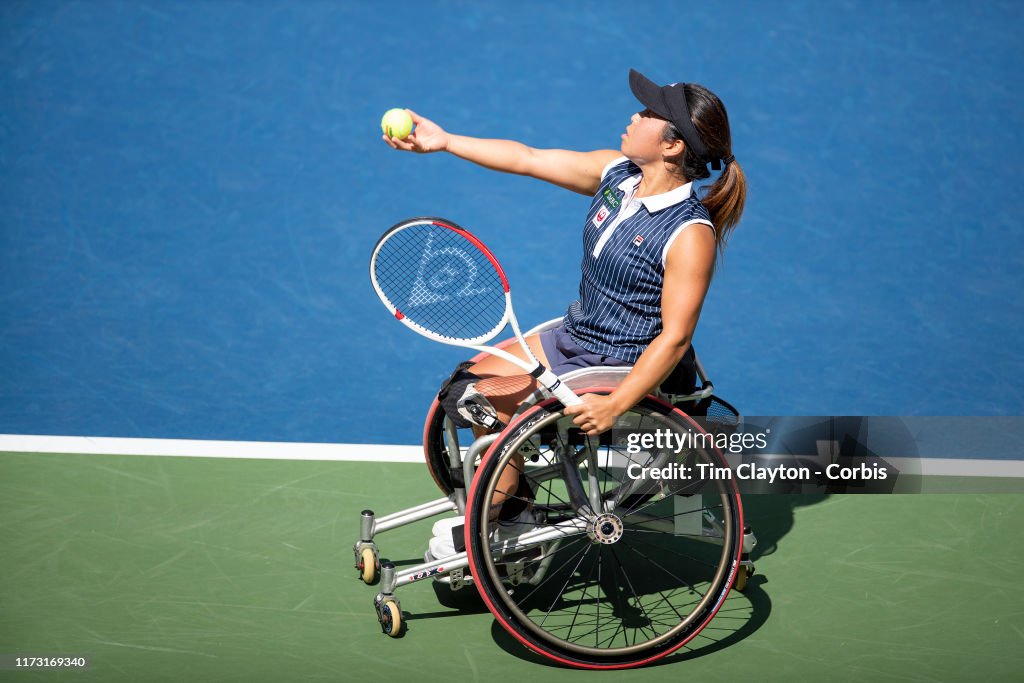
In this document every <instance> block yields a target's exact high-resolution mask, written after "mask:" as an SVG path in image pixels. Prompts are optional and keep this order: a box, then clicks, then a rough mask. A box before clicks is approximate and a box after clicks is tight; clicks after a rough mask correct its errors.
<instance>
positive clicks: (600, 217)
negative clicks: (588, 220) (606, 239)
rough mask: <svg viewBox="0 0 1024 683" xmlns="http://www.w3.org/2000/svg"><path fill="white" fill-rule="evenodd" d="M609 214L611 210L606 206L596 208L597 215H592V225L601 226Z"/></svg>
mask: <svg viewBox="0 0 1024 683" xmlns="http://www.w3.org/2000/svg"><path fill="white" fill-rule="evenodd" d="M610 214H611V211H609V210H608V207H606V206H602V207H601V208H599V209H598V210H597V215H595V216H594V225H596V226H597V227H601V224H602V223H604V221H605V219H606V218H608V216H609V215H610Z"/></svg>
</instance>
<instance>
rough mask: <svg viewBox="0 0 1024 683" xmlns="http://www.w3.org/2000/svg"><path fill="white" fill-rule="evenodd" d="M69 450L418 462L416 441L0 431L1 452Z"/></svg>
mask: <svg viewBox="0 0 1024 683" xmlns="http://www.w3.org/2000/svg"><path fill="white" fill-rule="evenodd" d="M3 451H8V452H14V453H74V454H83V455H157V456H183V457H192V458H253V459H259V460H339V461H347V462H418V463H422V462H423V461H424V460H423V448H422V447H421V446H382V445H380V444H344V443H341V444H333V443H288V442H273V441H199V440H193V439H126V438H115V437H106V436H33V435H24V434H0V452H3Z"/></svg>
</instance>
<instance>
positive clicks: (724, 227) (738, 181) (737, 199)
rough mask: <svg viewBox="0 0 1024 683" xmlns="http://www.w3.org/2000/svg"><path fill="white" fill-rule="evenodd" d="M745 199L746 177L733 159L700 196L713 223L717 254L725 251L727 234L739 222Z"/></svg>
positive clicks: (727, 239)
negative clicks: (705, 192)
mask: <svg viewBox="0 0 1024 683" xmlns="http://www.w3.org/2000/svg"><path fill="white" fill-rule="evenodd" d="M746 199H747V178H746V176H745V175H743V169H741V168H740V165H739V164H737V163H736V162H735V161H730V162H729V163H728V164H726V165H725V169H724V170H723V171H722V174H721V175H720V176H718V179H717V180H716V181H715V182H714V183H712V185H711V187H709V188H708V191H707V194H705V195H704V196H703V197H701V200H700V201H701V203H702V204H703V205H704V208H706V209H707V210H708V213H710V214H711V222H712V223H714V224H715V233H716V237H715V242H716V243H717V245H718V253H719V254H722V253H724V252H725V245H726V244H727V243H728V241H729V235H730V234H732V230H733V228H735V227H736V224H737V223H739V222H740V216H741V215H742V214H743V205H744V204H745V203H746Z"/></svg>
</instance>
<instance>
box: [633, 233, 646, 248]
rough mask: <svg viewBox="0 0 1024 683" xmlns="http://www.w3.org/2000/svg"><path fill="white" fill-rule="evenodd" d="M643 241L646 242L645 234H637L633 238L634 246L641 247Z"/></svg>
mask: <svg viewBox="0 0 1024 683" xmlns="http://www.w3.org/2000/svg"><path fill="white" fill-rule="evenodd" d="M643 243H644V236H643V235H637V236H636V237H634V238H633V246H634V247H639V246H640V245H641V244H643Z"/></svg>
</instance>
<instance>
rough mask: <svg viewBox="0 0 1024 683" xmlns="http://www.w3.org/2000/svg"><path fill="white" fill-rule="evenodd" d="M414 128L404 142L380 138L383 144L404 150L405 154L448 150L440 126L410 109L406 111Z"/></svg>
mask: <svg viewBox="0 0 1024 683" xmlns="http://www.w3.org/2000/svg"><path fill="white" fill-rule="evenodd" d="M406 111H407V112H409V116H411V117H412V122H413V123H414V124H416V128H415V129H414V130H413V132H412V133H411V134H410V135H409V137H407V138H405V139H404V140H400V139H398V138H389V137H388V136H387V135H384V136H382V137H383V139H384V142H386V143H387V144H388V145H390V146H391V147H393V148H394V149H401V150H405V151H406V152H418V153H419V154H428V153H430V152H443V151H444V150H446V149H447V148H448V133H446V132H445V130H444V129H443V128H441V126H439V125H437V124H436V123H434V122H433V121H431V120H430V119H426V118H423V117H422V116H420V115H419V114H417V113H416V112H414V111H413V110H412V109H406Z"/></svg>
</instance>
